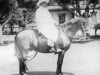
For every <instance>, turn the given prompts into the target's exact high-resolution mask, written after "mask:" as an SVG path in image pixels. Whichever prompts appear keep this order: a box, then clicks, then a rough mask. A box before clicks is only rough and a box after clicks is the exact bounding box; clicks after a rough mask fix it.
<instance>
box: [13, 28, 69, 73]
mask: <svg viewBox="0 0 100 75" xmlns="http://www.w3.org/2000/svg"><path fill="white" fill-rule="evenodd" d="M57 28H58V30H59V35H58V39H57V42H56V43H54V46H53V47H51V46H49V45H48V40H49V39H47V38H46V37H45V36H44V35H43V34H41V33H40V32H39V31H38V30H37V29H32V30H23V31H21V32H19V33H18V34H17V35H16V36H15V39H14V45H15V55H16V57H17V59H18V61H19V75H24V74H27V73H26V71H27V66H26V61H27V60H28V53H29V52H31V51H35V52H41V53H54V52H51V49H52V48H54V49H55V50H57V49H60V50H61V51H59V52H57V54H58V60H57V69H56V75H63V74H62V64H63V59H64V55H65V52H66V51H67V50H68V49H69V48H70V44H71V43H70V40H69V39H70V38H69V36H68V35H67V33H66V32H65V28H63V27H57Z"/></svg>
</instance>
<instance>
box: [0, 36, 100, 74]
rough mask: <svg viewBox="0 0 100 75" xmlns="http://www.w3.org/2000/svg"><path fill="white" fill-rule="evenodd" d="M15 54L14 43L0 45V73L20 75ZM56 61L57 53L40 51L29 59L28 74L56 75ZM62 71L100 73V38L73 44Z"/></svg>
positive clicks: (67, 53)
mask: <svg viewBox="0 0 100 75" xmlns="http://www.w3.org/2000/svg"><path fill="white" fill-rule="evenodd" d="M11 37H12V36H11ZM13 38H14V36H13V37H12V39H13ZM12 39H11V40H12ZM6 40H7V39H6ZM8 40H9V39H8ZM14 54H15V53H14V44H13V43H11V44H8V45H7V46H0V75H18V60H17V58H16V57H15V56H14ZM56 62H57V55H54V54H43V53H38V54H37V56H36V57H35V58H34V59H33V60H31V61H27V67H28V69H29V71H28V75H33V74H34V75H56V74H55V71H56ZM62 71H63V72H64V75H100V39H96V40H93V41H90V42H87V43H75V44H71V47H70V49H69V50H68V51H67V52H66V54H65V58H64V62H63V67H62Z"/></svg>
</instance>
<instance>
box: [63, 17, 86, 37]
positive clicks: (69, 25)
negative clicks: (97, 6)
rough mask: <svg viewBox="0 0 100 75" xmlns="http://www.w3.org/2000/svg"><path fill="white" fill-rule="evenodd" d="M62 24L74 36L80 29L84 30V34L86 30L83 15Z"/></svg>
mask: <svg viewBox="0 0 100 75" xmlns="http://www.w3.org/2000/svg"><path fill="white" fill-rule="evenodd" d="M61 26H62V27H63V28H64V29H65V31H66V32H67V34H68V35H70V36H73V37H74V36H75V34H76V33H77V32H78V31H79V30H81V31H82V34H83V33H84V32H85V30H86V26H85V21H84V19H83V18H81V17H78V18H73V19H71V20H69V21H68V22H65V23H63V24H61Z"/></svg>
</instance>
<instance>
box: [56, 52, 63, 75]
mask: <svg viewBox="0 0 100 75" xmlns="http://www.w3.org/2000/svg"><path fill="white" fill-rule="evenodd" d="M64 55H65V51H62V52H59V54H58V61H57V70H56V75H62V64H63V58H64Z"/></svg>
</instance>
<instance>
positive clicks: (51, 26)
mask: <svg viewBox="0 0 100 75" xmlns="http://www.w3.org/2000/svg"><path fill="white" fill-rule="evenodd" d="M48 2H49V0H39V2H38V3H37V6H39V8H38V9H37V10H36V16H35V18H36V23H37V28H38V31H39V32H40V33H42V34H43V35H44V36H45V37H46V38H47V39H48V45H49V46H53V45H54V42H56V41H57V39H58V29H57V27H56V21H55V20H54V19H53V18H52V16H51V14H50V12H49V10H48V8H47V3H48Z"/></svg>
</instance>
